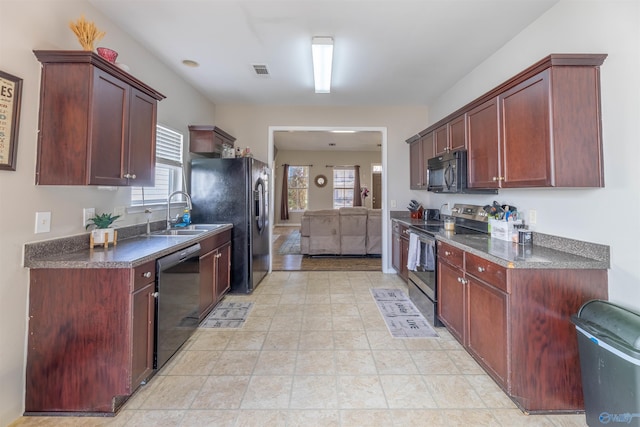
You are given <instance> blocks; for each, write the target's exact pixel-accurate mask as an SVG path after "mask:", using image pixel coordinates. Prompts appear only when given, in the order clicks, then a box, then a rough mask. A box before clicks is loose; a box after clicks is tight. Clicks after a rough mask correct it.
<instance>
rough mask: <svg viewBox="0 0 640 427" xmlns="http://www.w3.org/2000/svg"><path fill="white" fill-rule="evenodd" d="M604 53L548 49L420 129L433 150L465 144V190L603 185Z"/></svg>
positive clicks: (457, 147) (438, 151)
mask: <svg viewBox="0 0 640 427" xmlns="http://www.w3.org/2000/svg"><path fill="white" fill-rule="evenodd" d="M606 57H607V55H605V54H552V55H549V56H548V57H546V58H544V59H542V60H541V61H539V62H537V63H535V64H534V65H532V66H531V67H529V68H527V69H526V70H524V71H522V72H521V73H519V74H517V75H516V76H514V77H513V78H511V79H509V80H507V81H506V82H504V83H503V84H501V85H500V86H498V87H496V88H494V89H493V90H491V91H489V92H487V93H486V94H484V95H482V96H481V97H479V98H477V99H475V100H474V101H472V102H470V103H469V104H467V105H465V106H464V107H462V108H461V109H459V110H457V111H455V112H454V113H452V114H450V115H449V116H447V117H445V118H443V119H442V120H440V121H438V122H436V123H434V124H433V125H432V126H430V127H429V128H427V129H425V130H424V131H422V132H420V134H425V133H427V132H434V135H435V138H434V139H435V151H436V154H441V153H443V152H446V151H451V150H455V149H459V148H462V147H467V150H468V183H467V185H468V187H469V188H474V189H498V188H527V187H603V186H604V169H603V158H602V129H601V113H600V66H601V65H602V64H603V62H604V60H605V58H606ZM461 135H464V137H463V136H461Z"/></svg>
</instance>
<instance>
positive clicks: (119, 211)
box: [113, 206, 126, 217]
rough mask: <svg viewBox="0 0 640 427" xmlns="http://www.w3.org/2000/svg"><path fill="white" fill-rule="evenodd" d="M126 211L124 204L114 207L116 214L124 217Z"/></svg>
mask: <svg viewBox="0 0 640 427" xmlns="http://www.w3.org/2000/svg"><path fill="white" fill-rule="evenodd" d="M125 213H126V212H125V207H124V206H116V207H115V208H113V214H114V215H120V216H121V217H123V216H124V214H125Z"/></svg>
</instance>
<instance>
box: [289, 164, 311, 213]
mask: <svg viewBox="0 0 640 427" xmlns="http://www.w3.org/2000/svg"><path fill="white" fill-rule="evenodd" d="M287 183H288V186H289V188H288V191H289V193H288V197H287V200H288V202H289V211H291V212H294V211H304V210H306V209H307V207H308V204H309V166H294V165H290V166H289V176H288V178H287Z"/></svg>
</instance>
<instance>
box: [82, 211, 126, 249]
mask: <svg viewBox="0 0 640 427" xmlns="http://www.w3.org/2000/svg"><path fill="white" fill-rule="evenodd" d="M118 218H120V215H112V214H110V213H103V214H100V215H96V216H94V217H93V218H89V219H88V220H87V222H88V224H87V225H86V227H85V228H86V229H87V230H88V229H89V228H91V227H93V228H92V230H91V235H92V236H93V242H94V243H104V242H105V241H106V242H113V241H114V240H115V233H114V231H115V230H114V229H113V228H111V225H112V224H113V223H114V222H115V220H117V219H118ZM105 235H106V238H105Z"/></svg>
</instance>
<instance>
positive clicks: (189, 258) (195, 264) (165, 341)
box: [153, 243, 200, 369]
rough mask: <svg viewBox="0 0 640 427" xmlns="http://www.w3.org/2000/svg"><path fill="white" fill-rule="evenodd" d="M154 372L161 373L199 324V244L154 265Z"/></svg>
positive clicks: (161, 259) (168, 256)
mask: <svg viewBox="0 0 640 427" xmlns="http://www.w3.org/2000/svg"><path fill="white" fill-rule="evenodd" d="M156 273H157V274H156V292H157V294H156V295H157V298H156V330H155V345H154V356H153V367H154V369H160V368H161V367H162V366H163V365H164V364H165V363H167V361H168V360H169V359H170V358H171V356H173V355H174V354H175V352H176V351H178V349H179V348H180V347H181V346H182V344H184V342H185V341H186V340H187V339H189V337H190V336H191V334H192V333H193V332H194V331H195V330H196V328H197V327H198V323H199V313H198V310H199V304H200V301H199V298H200V244H199V243H198V244H196V245H193V246H189V247H188V248H185V249H182V250H180V251H178V252H175V253H172V254H171V255H167V256H165V257H163V258H160V259H158V260H157V261H156Z"/></svg>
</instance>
